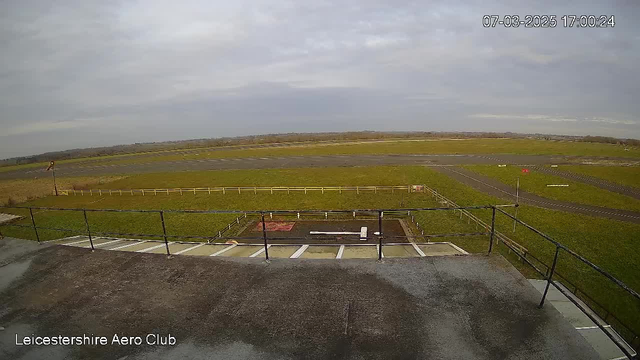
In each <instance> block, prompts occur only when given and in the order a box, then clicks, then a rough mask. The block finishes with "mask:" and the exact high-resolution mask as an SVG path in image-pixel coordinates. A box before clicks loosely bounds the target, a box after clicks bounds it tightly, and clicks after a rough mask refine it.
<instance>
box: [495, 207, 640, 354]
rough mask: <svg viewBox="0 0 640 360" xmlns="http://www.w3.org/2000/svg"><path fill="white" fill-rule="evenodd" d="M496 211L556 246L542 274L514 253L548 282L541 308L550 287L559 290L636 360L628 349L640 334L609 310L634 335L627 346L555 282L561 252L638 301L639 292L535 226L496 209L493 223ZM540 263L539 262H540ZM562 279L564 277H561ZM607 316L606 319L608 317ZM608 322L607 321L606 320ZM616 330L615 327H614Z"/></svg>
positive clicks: (528, 261) (527, 260)
mask: <svg viewBox="0 0 640 360" xmlns="http://www.w3.org/2000/svg"><path fill="white" fill-rule="evenodd" d="M495 211H498V212H500V213H501V214H503V215H505V216H507V217H509V218H510V219H512V220H513V221H516V222H517V223H518V224H520V225H523V226H524V227H526V228H527V229H529V230H531V231H533V232H534V233H536V234H537V235H539V236H541V237H542V238H543V239H545V240H547V241H549V242H550V243H551V244H553V245H554V246H555V253H554V256H553V262H552V264H551V267H550V268H548V269H547V271H545V272H542V271H541V270H540V269H538V268H537V267H536V266H535V265H534V264H532V263H531V262H530V260H529V259H527V257H526V256H524V255H522V254H520V253H519V252H518V251H514V253H515V254H516V255H518V256H519V257H521V259H522V260H523V261H524V262H526V263H527V264H528V265H529V266H531V267H532V268H533V269H534V270H535V271H536V272H537V273H538V274H540V275H541V276H543V277H544V279H545V280H546V281H547V283H546V285H545V289H544V292H543V294H542V298H541V299H540V304H539V305H538V306H539V307H540V308H542V306H543V305H544V302H545V299H546V297H547V293H548V291H549V286H551V285H553V286H554V287H555V288H556V289H558V291H560V292H561V293H562V294H563V295H564V296H565V297H566V298H567V299H569V301H571V302H572V303H573V304H574V305H576V307H578V308H579V309H580V310H581V311H582V312H583V313H584V314H585V315H587V317H588V318H589V319H590V320H591V321H593V322H594V323H595V324H596V326H598V328H600V330H602V332H604V333H605V335H607V337H609V339H611V341H613V342H614V344H616V346H617V347H618V348H620V350H621V351H622V352H623V353H624V354H625V356H627V357H628V358H629V359H635V358H636V356H637V353H635V354H633V353H631V352H630V351H629V349H628V347H630V348H634V346H637V344H636V343H637V341H638V339H639V337H638V334H636V333H635V332H634V330H633V329H632V328H631V327H629V326H628V325H625V324H624V322H622V321H621V320H620V319H618V318H617V317H615V316H614V315H613V314H611V313H610V312H609V311H608V310H607V314H608V315H607V316H611V317H612V318H614V319H615V320H616V321H617V323H618V324H619V326H620V325H621V326H623V327H624V328H625V330H626V331H627V332H629V333H631V334H632V338H631V339H630V343H631V344H627V343H624V342H622V341H620V339H618V338H617V337H616V336H614V335H613V334H612V333H611V332H610V331H607V330H606V328H605V326H604V325H603V324H602V323H601V321H600V320H599V319H598V318H597V317H596V316H594V315H593V314H592V313H591V312H590V311H588V310H587V308H586V307H588V305H585V304H583V303H581V302H580V301H577V300H576V299H575V298H574V297H573V296H572V295H571V294H570V293H568V292H567V288H565V287H564V286H561V285H558V284H557V283H556V282H554V281H553V277H554V275H556V276H558V275H559V274H558V273H557V271H556V266H557V264H558V257H559V256H560V253H561V252H564V253H566V254H569V255H571V257H572V258H574V259H576V260H578V261H580V262H582V263H584V264H585V265H587V266H588V267H590V268H591V269H593V270H595V271H597V272H598V273H599V274H601V275H602V276H604V277H605V278H606V279H607V280H609V281H611V282H612V283H613V284H615V285H616V286H618V287H619V288H620V289H622V290H624V291H625V292H626V293H628V294H630V295H631V296H632V297H633V298H634V299H635V300H636V301H638V300H640V294H638V292H636V291H635V290H633V289H632V288H631V287H629V286H628V285H627V284H625V283H624V282H622V281H620V280H618V279H617V278H616V277H614V276H613V275H611V274H609V273H608V272H607V271H605V270H603V269H601V268H600V267H599V266H597V265H596V264H594V263H592V262H591V261H589V260H587V259H586V258H584V257H583V256H582V255H580V254H578V253H576V252H575V251H573V250H571V249H569V248H568V247H566V246H565V245H563V244H560V243H559V242H557V241H556V240H554V239H553V238H551V237H550V236H548V235H546V234H544V233H543V232H541V231H540V230H538V229H536V228H534V227H533V226H531V225H529V224H527V223H525V222H524V221H522V220H520V219H518V218H516V217H515V216H513V215H511V214H509V213H508V212H506V211H504V210H502V209H499V208H494V216H493V221H495ZM505 245H507V246H509V244H507V243H505ZM538 261H539V260H538ZM560 277H562V276H560ZM562 278H563V279H565V278H564V277H562ZM565 280H566V279H565ZM569 284H571V285H572V286H574V287H575V292H574V293H573V294H574V295H576V297H577V291H578V287H577V286H576V285H574V284H572V283H570V282H569ZM582 293H583V294H584V295H586V293H584V291H583V292H582ZM589 299H590V301H593V302H595V300H593V298H591V297H589ZM595 303H596V304H597V305H598V306H600V307H602V308H603V309H605V308H604V307H603V306H602V305H600V304H598V303H597V302H595ZM591 310H593V309H591ZM607 316H605V318H606V317H607ZM604 321H605V322H606V320H604ZM614 328H615V326H614Z"/></svg>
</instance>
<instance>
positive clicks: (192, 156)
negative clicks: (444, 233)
mask: <svg viewBox="0 0 640 360" xmlns="http://www.w3.org/2000/svg"><path fill="white" fill-rule="evenodd" d="M348 154H356V155H362V154H526V155H533V154H536V155H585V156H611V157H624V158H640V149H636V148H632V149H631V150H630V151H625V150H624V147H623V146H619V145H613V144H597V143H586V142H568V141H551V140H533V139H467V140H447V139H441V140H433V139H429V140H397V141H387V142H381V143H367V142H356V143H348V144H340V143H320V144H303V145H299V146H283V147H269V148H261V149H235V150H233V149H230V150H220V149H217V150H215V151H208V149H201V151H197V152H194V153H189V154H178V153H176V152H162V153H158V154H157V155H158V156H152V157H149V156H145V157H142V156H140V157H127V158H122V159H119V158H115V157H109V158H105V159H104V161H100V164H101V165H107V164H110V165H111V164H136V163H142V162H145V163H146V162H156V161H179V160H201V159H212V158H216V159H217V158H240V157H269V156H298V155H348ZM94 159H98V158H94ZM94 164H95V163H91V164H87V166H91V165H94ZM5 171H6V169H5Z"/></svg>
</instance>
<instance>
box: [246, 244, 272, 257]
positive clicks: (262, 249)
mask: <svg viewBox="0 0 640 360" xmlns="http://www.w3.org/2000/svg"><path fill="white" fill-rule="evenodd" d="M270 247H271V244H269V245H267V249H268V248H270ZM263 252H264V248H261V249H260V250H258V251H256V252H254V253H253V254H251V255H249V257H256V256H258V255H260V254H262V253H263Z"/></svg>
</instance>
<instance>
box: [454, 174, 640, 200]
mask: <svg viewBox="0 0 640 360" xmlns="http://www.w3.org/2000/svg"><path fill="white" fill-rule="evenodd" d="M464 168H466V169H468V170H471V171H474V172H476V173H478V174H482V175H485V176H488V177H491V178H493V179H496V180H498V181H500V182H502V183H504V184H507V185H510V186H512V187H513V192H514V193H515V187H516V179H517V178H518V177H519V178H520V189H521V190H523V191H527V192H529V193H532V194H536V195H540V196H543V197H546V198H549V199H554V200H561V201H569V202H574V203H578V204H585V205H593V206H601V207H607V208H612V209H623V210H631V211H640V201H639V200H637V199H635V198H632V197H629V196H625V195H622V194H618V193H614V192H611V191H608V190H604V189H601V188H599V187H596V186H593V185H588V184H584V183H582V182H579V181H572V180H568V179H565V178H563V177H560V176H554V175H549V174H545V173H542V172H537V171H534V170H532V171H531V172H530V173H528V174H523V173H522V167H521V166H507V167H497V166H496V165H465V166H464ZM548 184H568V185H569V186H568V187H549V186H547V185H548Z"/></svg>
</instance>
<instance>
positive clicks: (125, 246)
mask: <svg viewBox="0 0 640 360" xmlns="http://www.w3.org/2000/svg"><path fill="white" fill-rule="evenodd" d="M146 242H147V240H143V241H138V242H134V243H133V244H127V245H122V246H118V247H114V248H113V249H111V250H120V249H124V248H127V247H129V246H133V245H139V244H142V243H146Z"/></svg>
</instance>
